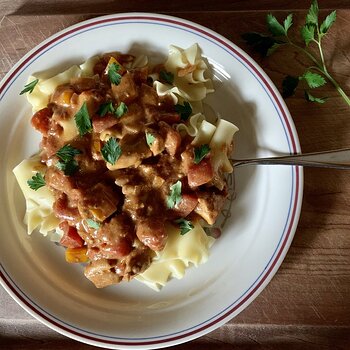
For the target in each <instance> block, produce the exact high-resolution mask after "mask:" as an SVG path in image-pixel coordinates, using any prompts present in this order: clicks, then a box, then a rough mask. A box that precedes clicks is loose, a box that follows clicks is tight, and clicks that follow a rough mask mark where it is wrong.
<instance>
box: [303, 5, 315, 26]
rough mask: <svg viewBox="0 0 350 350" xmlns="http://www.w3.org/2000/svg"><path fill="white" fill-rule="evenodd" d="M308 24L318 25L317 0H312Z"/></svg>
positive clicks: (307, 19)
mask: <svg viewBox="0 0 350 350" xmlns="http://www.w3.org/2000/svg"><path fill="white" fill-rule="evenodd" d="M306 24H313V25H315V26H317V25H318V3H317V1H316V0H313V1H312V4H311V6H310V9H309V12H308V14H307V15H306Z"/></svg>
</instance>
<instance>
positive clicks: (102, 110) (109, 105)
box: [97, 101, 115, 117]
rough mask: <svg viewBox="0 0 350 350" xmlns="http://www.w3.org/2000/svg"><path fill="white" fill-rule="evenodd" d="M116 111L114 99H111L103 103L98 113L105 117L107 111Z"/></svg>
mask: <svg viewBox="0 0 350 350" xmlns="http://www.w3.org/2000/svg"><path fill="white" fill-rule="evenodd" d="M114 111H115V109H114V106H113V103H112V101H109V102H106V103H103V104H102V105H101V106H100V107H99V109H98V111H97V114H98V115H99V116H100V117H104V116H105V115H106V114H107V113H114Z"/></svg>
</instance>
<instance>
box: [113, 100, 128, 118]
mask: <svg viewBox="0 0 350 350" xmlns="http://www.w3.org/2000/svg"><path fill="white" fill-rule="evenodd" d="M125 113H128V106H127V105H126V104H125V103H124V102H120V105H119V106H118V107H117V108H116V109H115V111H114V114H115V115H116V116H117V117H118V118H120V117H121V116H123V115H124V114H125Z"/></svg>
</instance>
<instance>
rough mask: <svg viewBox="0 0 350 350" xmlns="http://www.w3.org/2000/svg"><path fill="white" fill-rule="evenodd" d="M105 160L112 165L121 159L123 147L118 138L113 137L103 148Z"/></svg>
mask: <svg viewBox="0 0 350 350" xmlns="http://www.w3.org/2000/svg"><path fill="white" fill-rule="evenodd" d="M101 153H102V156H103V158H104V160H105V161H106V162H108V163H110V164H112V165H114V164H115V162H116V161H117V160H118V159H119V157H120V156H121V154H122V149H121V147H120V146H119V144H118V142H117V139H116V138H115V137H111V138H110V139H109V140H108V141H107V142H106V143H105V144H104V146H103V147H102V149H101Z"/></svg>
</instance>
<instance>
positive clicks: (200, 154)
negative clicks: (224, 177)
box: [193, 144, 210, 164]
mask: <svg viewBox="0 0 350 350" xmlns="http://www.w3.org/2000/svg"><path fill="white" fill-rule="evenodd" d="M209 152H210V147H209V145H207V144H205V145H201V146H199V147H195V148H194V151H193V153H194V160H193V161H194V164H199V163H200V162H201V161H202V160H203V159H204V157H205V156H206V155H207V154H208V153H209Z"/></svg>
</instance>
